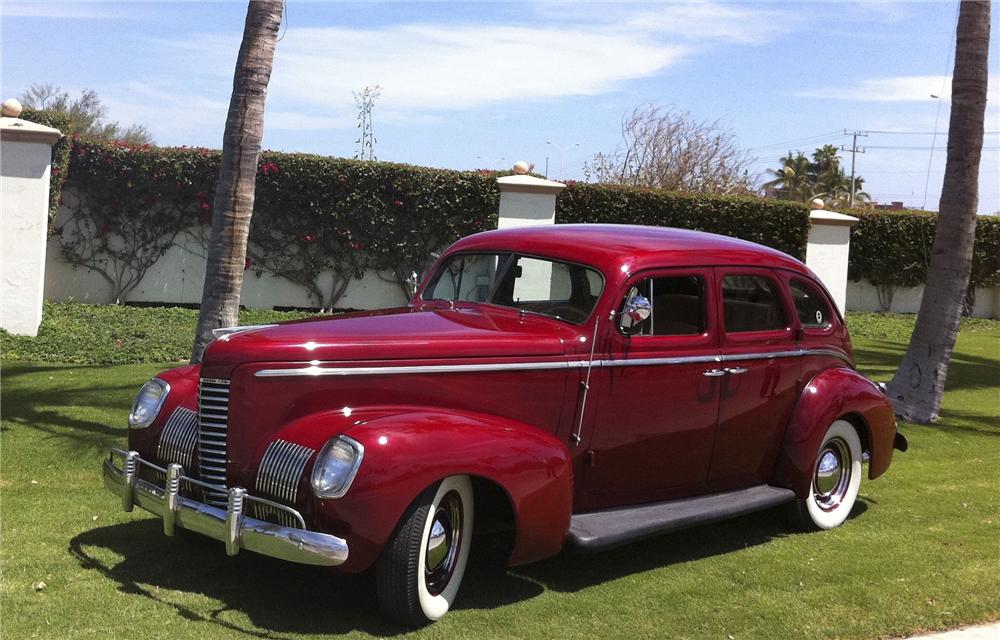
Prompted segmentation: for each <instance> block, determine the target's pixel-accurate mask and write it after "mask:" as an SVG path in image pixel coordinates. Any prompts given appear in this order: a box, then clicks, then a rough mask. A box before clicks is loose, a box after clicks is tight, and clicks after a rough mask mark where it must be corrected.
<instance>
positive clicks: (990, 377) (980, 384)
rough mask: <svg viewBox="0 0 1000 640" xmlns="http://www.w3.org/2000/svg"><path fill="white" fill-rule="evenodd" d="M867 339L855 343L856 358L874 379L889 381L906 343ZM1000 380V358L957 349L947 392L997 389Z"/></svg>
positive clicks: (897, 366) (898, 363) (952, 359)
mask: <svg viewBox="0 0 1000 640" xmlns="http://www.w3.org/2000/svg"><path fill="white" fill-rule="evenodd" d="M866 342H867V345H866V346H855V349H854V355H855V361H856V362H857V363H858V365H859V368H860V369H862V370H863V371H864V372H866V373H868V375H870V376H871V377H872V378H873V379H876V380H881V381H883V382H888V381H889V380H890V379H891V378H892V376H893V375H894V374H895V373H896V370H897V369H899V365H900V363H901V362H902V361H903V356H904V355H906V345H905V344H900V343H898V342H889V341H887V340H868V341H866ZM998 379H1000V360H997V359H994V358H986V357H982V356H977V355H971V354H969V353H967V352H962V351H955V352H954V353H952V356H951V362H950V364H949V365H948V380H947V383H946V384H945V391H952V390H957V389H990V388H995V387H996V385H997V380H998Z"/></svg>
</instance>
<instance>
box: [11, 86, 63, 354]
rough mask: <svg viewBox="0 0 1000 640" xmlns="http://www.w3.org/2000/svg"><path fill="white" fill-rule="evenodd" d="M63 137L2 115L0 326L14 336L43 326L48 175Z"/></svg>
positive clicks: (30, 334)
mask: <svg viewBox="0 0 1000 640" xmlns="http://www.w3.org/2000/svg"><path fill="white" fill-rule="evenodd" d="M4 107H5V108H4V113H5V114H6V113H7V112H8V110H7V105H6V104H5V105H4ZM17 112H18V113H19V112H20V110H19V109H18V110H17ZM61 137H62V134H61V133H60V132H59V130H58V129H53V128H51V127H45V126H42V125H40V124H35V123H33V122H26V121H24V120H20V119H18V118H16V117H15V118H11V117H0V326H2V327H3V328H4V329H6V330H7V331H9V332H10V333H13V334H18V335H27V336H33V335H37V333H38V326H39V325H40V324H41V322H42V294H43V292H44V285H45V243H46V240H47V236H48V226H49V173H50V171H51V168H52V167H51V163H52V145H53V144H55V143H56V142H57V141H58V140H59V138H61Z"/></svg>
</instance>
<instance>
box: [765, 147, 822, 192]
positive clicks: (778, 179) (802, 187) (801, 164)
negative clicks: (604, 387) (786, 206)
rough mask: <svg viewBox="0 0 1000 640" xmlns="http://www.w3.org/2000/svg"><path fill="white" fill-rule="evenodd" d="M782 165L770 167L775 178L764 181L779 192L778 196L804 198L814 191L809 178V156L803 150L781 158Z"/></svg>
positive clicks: (768, 186)
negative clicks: (774, 167)
mask: <svg viewBox="0 0 1000 640" xmlns="http://www.w3.org/2000/svg"><path fill="white" fill-rule="evenodd" d="M778 162H780V163H781V167H779V168H777V169H768V170H767V171H768V173H770V174H771V175H772V176H774V180H771V181H770V182H766V183H764V186H765V187H766V188H768V189H773V190H774V191H776V192H777V193H778V197H780V198H783V199H786V200H804V199H806V197H808V196H809V194H810V193H811V192H812V181H811V180H810V178H809V171H810V163H809V158H807V157H806V156H805V154H803V153H802V152H801V151H796V152H795V153H794V154H793V153H792V152H791V151H789V152H788V155H786V156H783V157H781V158H779V160H778Z"/></svg>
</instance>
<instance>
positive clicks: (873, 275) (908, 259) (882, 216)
mask: <svg viewBox="0 0 1000 640" xmlns="http://www.w3.org/2000/svg"><path fill="white" fill-rule="evenodd" d="M850 214H851V215H853V216H856V217H857V218H858V223H857V224H856V225H855V226H854V227H853V228H852V229H851V255H850V262H849V266H848V277H849V278H850V279H851V280H855V281H857V280H862V279H864V280H868V281H869V282H871V283H872V284H874V285H876V286H878V287H914V286H917V285H919V284H923V282H924V280H925V279H926V276H927V265H928V264H929V263H930V255H931V250H932V248H933V246H934V233H935V231H936V229H937V219H938V216H937V214H936V213H932V212H927V211H870V210H854V211H850ZM998 284H1000V218H998V217H993V216H979V217H978V218H977V223H976V243H975V245H974V248H973V256H972V276H971V278H970V286H971V287H991V286H997V285H998Z"/></svg>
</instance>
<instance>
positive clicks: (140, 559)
mask: <svg viewBox="0 0 1000 640" xmlns="http://www.w3.org/2000/svg"><path fill="white" fill-rule="evenodd" d="M908 322H909V321H908V320H907V319H906V318H898V317H897V318H893V317H883V319H881V320H878V319H874V320H872V323H874V325H877V326H874V327H869V328H868V329H866V328H863V327H861V326H859V327H858V329H857V330H856V331H855V334H854V335H855V340H854V342H855V348H856V352H857V357H858V360H859V363H860V366H861V368H862V369H863V370H864V371H865V372H867V373H869V374H870V375H872V376H873V377H875V378H877V379H878V378H880V379H886V378H887V377H888V376H889V375H890V374H891V372H892V371H893V370H894V367H895V366H896V364H897V363H898V362H899V359H900V358H901V356H902V353H903V349H904V347H905V341H904V339H901V338H900V335H901V332H902V333H906V325H907V324H908ZM851 323H852V326H854V324H855V322H854V319H853V316H852V318H851ZM886 323H888V324H886ZM893 323H895V324H893ZM880 327H881V328H880ZM871 332H874V333H875V334H876V335H871ZM870 335H871V337H868V336H870ZM878 336H882V337H878ZM4 348H5V349H6V348H7V342H6V338H5V342H4ZM166 366H171V365H169V364H148V363H147V364H129V365H117V366H104V365H64V364H48V363H39V362H13V361H10V360H8V361H6V362H5V364H4V368H3V378H2V398H0V400H2V411H3V419H2V425H0V429H2V450H0V455H2V467H0V499H2V504H0V509H2V511H0V536H2V538H0V540H2V546H0V561H2V577H0V600H2V605H0V606H2V612H0V637H3V638H18V639H20V638H36V637H37V638H91V637H94V638H101V639H116V638H139V637H141V638H178V637H181V638H185V637H206V638H296V639H298V638H330V637H334V636H340V635H345V636H348V637H352V638H353V637H358V638H363V637H372V636H377V637H386V636H395V635H398V634H402V633H404V632H405V630H403V629H400V628H398V627H395V626H393V625H391V624H389V623H386V622H384V621H382V620H381V619H380V617H379V616H378V613H377V610H376V606H375V603H374V602H373V598H372V597H371V591H370V589H371V584H370V581H369V579H368V578H365V577H339V576H331V575H330V574H328V573H327V572H325V571H323V570H320V569H313V568H308V567H299V566H293V565H287V564H284V563H281V562H277V561H272V560H270V559H267V558H263V557H259V556H254V555H253V554H250V553H244V554H240V555H239V556H237V557H235V558H227V557H226V556H225V554H224V552H223V549H222V545H221V544H220V543H215V542H213V541H210V540H202V539H199V538H197V537H192V536H178V537H176V538H166V537H164V536H163V535H162V528H161V525H160V523H159V521H157V520H155V519H153V518H151V517H148V516H147V515H145V514H142V513H141V512H139V511H137V512H135V513H132V514H125V513H122V512H121V509H120V506H119V505H118V504H117V503H116V501H115V499H114V498H113V497H112V496H111V495H110V494H108V493H106V492H105V491H104V489H103V487H102V485H101V482H100V472H99V468H100V461H101V459H102V458H103V456H104V453H105V451H106V449H107V447H109V446H113V445H119V444H121V443H122V442H123V441H124V436H125V430H124V428H122V427H121V426H120V425H123V424H124V423H125V417H126V413H127V410H128V407H129V405H130V403H131V399H132V396H133V394H134V393H135V391H136V389H137V388H138V386H139V385H140V384H141V383H142V382H143V381H144V380H145V379H146V378H148V377H149V376H150V375H152V374H154V373H155V372H156V371H158V370H160V369H162V368H164V367H166ZM902 430H903V431H904V432H905V433H906V435H907V437H909V439H910V444H911V447H910V451H908V452H907V453H905V454H898V453H897V456H896V459H895V462H894V464H893V466H892V468H891V469H890V470H889V472H888V474H887V475H886V476H885V477H883V478H881V479H879V480H877V481H875V482H867V483H863V484H862V489H861V502H860V504H859V505H858V507H857V508H856V512H855V517H853V518H852V519H851V520H849V521H848V522H847V523H846V524H845V525H844V526H843V527H841V528H840V529H836V530H833V531H829V532H822V533H810V534H803V533H794V532H793V531H792V530H790V529H789V528H788V527H787V526H786V525H785V524H784V522H783V520H782V518H781V517H780V514H779V513H776V512H773V511H772V512H766V513H761V514H756V515H753V516H748V517H744V518H740V519H736V520H731V521H728V522H723V523H719V524H716V525H710V526H705V527H700V528H697V529H692V530H689V531H685V532H680V533H676V534H672V535H667V536H662V537H660V538H656V539H653V540H649V541H646V542H642V543H638V544H634V545H630V546H628V547H625V548H622V549H619V550H616V551H611V552H608V553H604V554H599V555H594V556H586V557H580V556H572V555H563V556H559V557H557V558H553V559H551V560H548V561H545V562H542V563H539V564H535V565H531V566H527V567H521V568H517V569H515V570H512V571H508V572H498V571H496V570H495V569H493V568H491V567H490V566H485V565H483V564H481V563H474V564H473V565H472V566H471V567H470V569H469V573H468V574H467V576H466V581H465V583H464V584H463V587H462V595H461V596H460V598H459V601H458V602H457V605H456V609H455V610H454V611H452V612H451V613H449V615H448V616H446V617H445V618H444V619H443V620H442V621H441V622H439V623H437V624H435V625H432V626H431V627H428V628H426V629H423V630H420V631H417V632H414V633H413V634H412V635H414V636H417V637H421V638H449V639H452V638H476V639H477V640H482V639H486V638H508V637H514V638H587V639H588V640H589V639H591V638H594V637H603V636H608V635H618V636H623V637H629V638H631V637H650V638H663V637H670V638H718V639H719V640H727V639H728V638H733V639H734V640H742V639H744V638H767V639H772V638H774V639H782V638H882V637H896V636H903V635H907V634H910V633H913V632H916V631H921V630H933V629H943V628H950V627H956V626H959V625H961V624H969V623H976V622H983V621H987V620H996V619H1000V582H998V580H997V576H998V575H1000V543H998V540H1000V497H998V496H997V489H998V487H1000V470H998V466H997V461H998V460H1000V323H996V322H994V323H988V322H986V323H976V325H975V326H973V327H968V328H967V330H963V332H962V333H961V335H960V338H959V342H958V346H957V350H956V353H955V356H954V359H953V361H952V366H951V370H950V373H949V380H948V392H947V394H946V398H945V405H944V412H943V416H942V419H941V422H940V424H938V425H935V426H917V425H903V426H902ZM38 582H45V584H46V586H45V588H44V589H43V590H41V591H36V590H35V587H34V585H36V584H37V583H38Z"/></svg>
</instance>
